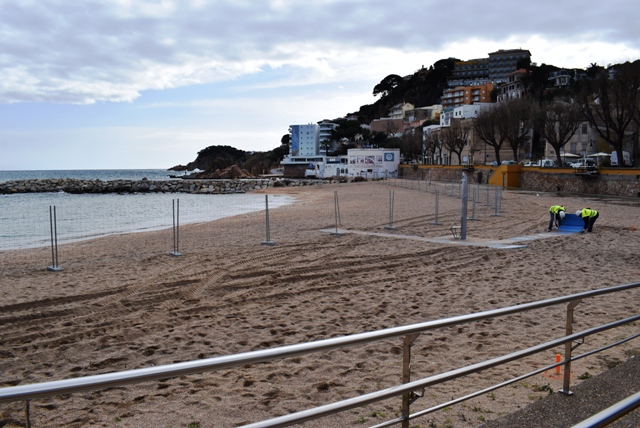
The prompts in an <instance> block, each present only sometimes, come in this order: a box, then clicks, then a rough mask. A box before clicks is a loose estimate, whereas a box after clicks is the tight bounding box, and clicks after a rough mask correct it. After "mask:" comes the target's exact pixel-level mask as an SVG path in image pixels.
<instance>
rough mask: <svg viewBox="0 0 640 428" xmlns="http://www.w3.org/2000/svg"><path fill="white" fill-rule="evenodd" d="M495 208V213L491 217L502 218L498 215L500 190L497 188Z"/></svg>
mask: <svg viewBox="0 0 640 428" xmlns="http://www.w3.org/2000/svg"><path fill="white" fill-rule="evenodd" d="M494 207H495V213H494V214H491V217H502V216H501V215H500V214H499V213H498V188H497V187H496V197H495V201H494Z"/></svg>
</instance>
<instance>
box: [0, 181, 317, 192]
mask: <svg viewBox="0 0 640 428" xmlns="http://www.w3.org/2000/svg"><path fill="white" fill-rule="evenodd" d="M318 183H319V181H318V180H289V179H274V178H255V179H235V180H232V179H228V180H213V179H211V180H207V179H202V180H147V179H145V178H143V179H142V180H113V181H102V180H75V179H69V178H66V179H33V180H19V181H6V182H4V183H0V194H12V193H39V192H66V193H204V194H229V193H245V192H248V191H252V190H259V189H266V188H269V187H280V186H308V185H313V184H318Z"/></svg>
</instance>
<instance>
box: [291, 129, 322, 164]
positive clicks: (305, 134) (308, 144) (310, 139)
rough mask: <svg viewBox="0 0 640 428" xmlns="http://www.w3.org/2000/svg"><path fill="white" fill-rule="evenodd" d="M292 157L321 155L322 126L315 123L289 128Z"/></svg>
mask: <svg viewBox="0 0 640 428" xmlns="http://www.w3.org/2000/svg"><path fill="white" fill-rule="evenodd" d="M289 136H290V144H291V150H290V154H291V156H317V155H319V154H320V144H319V142H320V126H319V125H318V124H315V123H309V124H307V125H291V126H290V127H289Z"/></svg>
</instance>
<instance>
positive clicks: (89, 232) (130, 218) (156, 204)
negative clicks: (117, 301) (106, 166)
mask: <svg viewBox="0 0 640 428" xmlns="http://www.w3.org/2000/svg"><path fill="white" fill-rule="evenodd" d="M170 174H173V172H170V171H167V170H163V169H123V170H50V171H0V182H6V181H12V180H28V179H46V178H73V179H79V180H103V181H111V180H142V179H143V178H147V179H149V180H181V179H180V178H170V177H169V175H170ZM267 198H268V199H267V200H265V195H264V194H252V193H238V194H229V195H201V194H187V193H137V194H116V193H108V194H69V193H65V192H48V193H19V194H11V195H0V251H3V250H14V249H22V248H36V247H44V246H50V245H51V244H52V242H56V243H57V244H64V243H69V242H76V241H81V240H88V239H94V238H98V237H101V236H106V235H113V234H123V233H138V232H146V231H153V230H161V229H168V228H174V229H175V228H176V227H178V228H179V227H180V225H184V224H191V223H202V222H209V221H215V220H218V219H221V218H224V217H230V216H235V215H240V214H246V213H250V212H256V211H263V210H265V209H266V206H267V204H268V208H269V209H271V208H277V207H280V206H283V205H287V204H290V203H292V202H293V201H294V198H293V197H290V196H286V195H269V196H267Z"/></svg>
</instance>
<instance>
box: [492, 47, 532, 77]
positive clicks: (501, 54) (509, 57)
mask: <svg viewBox="0 0 640 428" xmlns="http://www.w3.org/2000/svg"><path fill="white" fill-rule="evenodd" d="M530 59H531V52H529V51H528V50H526V49H507V50H502V49H500V50H499V51H496V52H491V53H490V54H489V80H490V81H492V82H493V83H500V82H505V81H506V80H507V75H508V74H509V73H511V72H514V71H516V70H517V69H518V62H519V61H522V60H530Z"/></svg>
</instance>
